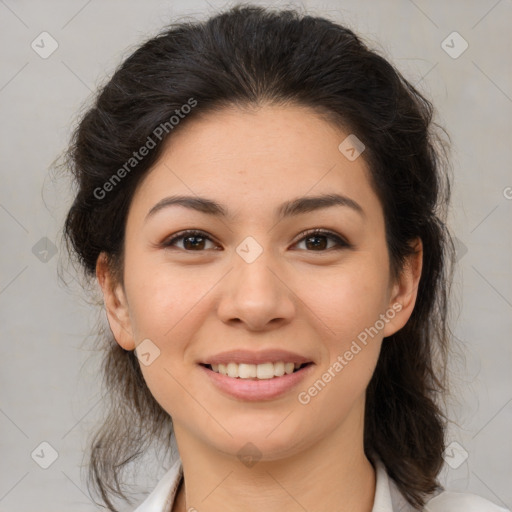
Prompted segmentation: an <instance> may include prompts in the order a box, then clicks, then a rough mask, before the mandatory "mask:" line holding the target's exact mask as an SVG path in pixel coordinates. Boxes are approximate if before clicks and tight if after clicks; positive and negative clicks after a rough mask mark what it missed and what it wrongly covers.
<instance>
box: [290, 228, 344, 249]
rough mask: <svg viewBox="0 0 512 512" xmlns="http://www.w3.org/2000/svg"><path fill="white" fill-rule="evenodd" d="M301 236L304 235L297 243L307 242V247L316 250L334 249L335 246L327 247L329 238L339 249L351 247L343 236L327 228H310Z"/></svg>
mask: <svg viewBox="0 0 512 512" xmlns="http://www.w3.org/2000/svg"><path fill="white" fill-rule="evenodd" d="M299 236H302V238H301V239H300V240H299V242H297V244H299V243H302V242H305V243H306V247H308V248H313V251H314V252H325V251H324V250H325V249H333V247H330V248H327V245H328V240H331V241H333V242H334V248H335V249H336V248H337V249H338V250H339V249H342V248H350V247H351V245H350V244H349V243H348V242H347V241H345V240H343V238H341V237H340V236H338V235H336V234H335V233H333V232H331V231H327V230H325V229H310V230H308V231H305V232H303V233H301V234H300V235H299ZM297 244H296V245H297ZM309 252H311V251H309Z"/></svg>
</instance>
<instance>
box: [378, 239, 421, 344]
mask: <svg viewBox="0 0 512 512" xmlns="http://www.w3.org/2000/svg"><path fill="white" fill-rule="evenodd" d="M411 246H412V248H413V251H414V252H413V253H412V254H409V255H408V256H407V260H406V262H405V265H404V267H403V269H402V271H401V272H400V275H399V276H398V277H397V278H396V280H395V281H394V282H393V284H392V288H391V297H390V301H389V304H388V308H389V309H388V311H391V310H393V311H394V312H395V315H394V316H393V317H392V318H390V319H389V322H388V323H387V324H386V326H385V328H384V337H386V336H391V335H392V334H394V333H395V332H397V331H399V330H400V329H401V328H402V327H403V326H404V325H405V324H406V323H407V321H408V320H409V318H410V316H411V314H412V312H413V310H414V305H415V304H416V297H417V295H418V285H419V282H420V277H421V271H422V268H423V243H422V241H421V239H420V238H416V239H415V240H414V241H413V243H412V244H411ZM389 316H391V315H389Z"/></svg>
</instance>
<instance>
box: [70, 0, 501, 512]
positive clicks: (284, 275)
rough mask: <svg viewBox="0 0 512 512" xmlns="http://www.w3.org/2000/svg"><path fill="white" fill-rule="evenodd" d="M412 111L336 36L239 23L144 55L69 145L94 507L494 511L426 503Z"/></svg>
mask: <svg viewBox="0 0 512 512" xmlns="http://www.w3.org/2000/svg"><path fill="white" fill-rule="evenodd" d="M432 112H433V109H432V106H431V104H430V103H429V102H428V101H427V100H426V99H425V98H424V97H422V95H421V94H420V93H419V92H418V91H416V90H415V89H414V87H413V86H412V85H411V84H409V83H408V82H407V81H406V80H405V79H404V78H403V77H402V76H401V75H400V74H399V73H398V72H397V71H396V70H395V69H394V68H393V67H392V66H391V65H390V64H389V63H388V62H387V61H386V60H385V59H384V58H382V57H381V56H379V55H378V54H376V53H375V52H373V51H370V50H369V49H368V48H367V47H366V46H365V45H364V44H363V43H362V42H361V41H360V39H359V38H358V37H357V36H356V35H355V34H354V33H353V32H351V31H350V30H348V29H346V28H344V27H342V26H340V25H338V24H335V23H333V22H331V21H328V20H326V19H323V18H317V17H310V16H301V15H299V14H298V13H296V12H293V11H281V12H278V11H268V10H264V9H263V8H259V7H250V6H249V7H236V8H234V9H232V10H230V11H228V12H225V13H222V14H219V15H217V16H214V17H213V18H211V19H210V20H208V21H207V22H205V23H198V24H185V23H184V24H180V25H176V26H174V27H171V28H170V29H169V30H167V31H165V32H163V33H162V34H160V35H158V36H157V37H155V38H153V39H151V40H149V41H147V42H146V43H145V44H143V45H142V46H141V47H140V48H139V49H138V50H137V51H135V52H134V53H133V55H131V56H130V57H129V58H128V59H126V61H125V62H124V63H123V64H122V66H121V67H120V68H119V69H118V70H117V72H116V73H115V74H114V76H113V77H112V79H111V80H110V81H109V82H108V83H107V84H106V86H105V87H104V88H103V89H102V91H101V92H100V94H99V95H98V98H97V100H96V103H95V105H94V106H93V107H92V108H91V109H90V110H89V111H88V112H87V113H86V115H85V116H84V118H83V120H82V121H81V123H80V125H79V126H78V128H77V130H76V133H75V137H74V140H73V143H72V145H71V147H70V151H69V163H70V166H71V167H72V169H73V171H74V175H75V177H76V181H77V185H78V190H77V195H76V198H75V201H74V204H73V205H72V207H71V209H70V211H69V213H68V217H67V220H66V225H65V235H66V237H67V241H68V243H69V248H70V250H71V251H74V252H75V253H76V255H77V257H78V260H79V262H80V264H81V265H82V266H83V268H84V270H85V272H86V275H87V276H89V277H91V278H97V280H98V283H99V285H100V286H101V291H102V293H103V298H104V304H105V311H106V314H107V318H108V323H109V328H110V329H105V332H104V334H105V336H104V338H105V342H106V351H107V353H106V356H105V366H104V372H105V373H104V375H105V379H106V385H107V389H108V392H109V397H110V399H111V407H110V409H109V411H108V412H109V415H108V417H107V418H106V421H105V423H104V425H103V427H102V428H101V430H100V431H99V432H98V433H97V435H96V436H95V438H94V439H93V441H92V443H91V451H90V458H91V464H90V477H91V482H92V483H93V484H94V485H95V486H96V488H97V490H98V492H99V494H100V495H101V497H102V499H103V501H104V502H105V504H106V505H107V506H108V508H109V510H116V508H115V505H114V503H113V499H114V497H124V498H126V494H125V492H124V490H123V489H122V486H121V485H120V484H119V477H120V472H121V471H122V470H123V469H124V468H125V467H127V465H128V463H130V462H134V461H135V460H137V457H138V456H139V455H140V454H142V453H144V451H145V450H146V448H147V447H148V446H149V445H150V444H151V443H152V442H153V441H157V442H160V443H161V446H163V448H164V451H163V453H164V454H165V455H166V456H167V455H169V456H171V459H172V450H171V443H172V442H173V441H175V442H176V445H177V448H178V457H177V458H176V457H174V460H172V466H171V468H170V469H169V470H168V472H167V473H166V474H165V476H164V477H163V478H162V480H161V481H160V482H159V484H158V486H157V487H156V488H155V489H154V490H153V492H152V493H151V495H150V496H149V497H148V498H147V499H146V500H145V501H144V503H143V504H141V505H140V506H139V507H138V508H137V511H138V512H148V511H152V512H157V511H158V512H163V511H166V512H171V511H172V512H182V511H185V510H187V511H190V510H197V511H200V512H209V511H218V510H222V511H232V510H241V509H244V510H247V511H252V510H265V511H270V512H272V511H274V510H280V511H282V510H290V511H292V510H307V511H309V512H313V511H338V510H347V511H348V510H353V511H360V512H370V511H373V512H377V511H399V510H400V511H412V510H429V511H447V510H449V511H460V510H464V511H466V512H468V511H477V510H478V511H482V510H486V511H499V510H503V509H502V508H500V507H497V506H496V505H493V504H492V503H490V502H488V501H487V500H484V499H483V498H480V497H478V496H474V495H469V494H459V493H451V492H447V491H444V490H443V489H442V487H441V486H440V484H439V482H438V480H437V476H438V473H439V471H440V469H441V466H442V463H443V458H442V456H443V450H444V429H445V421H446V420H445V416H444V415H443V412H442V407H441V406H442V396H443V393H444V392H445V389H446V386H445V377H444V369H445V366H446V355H447V353H448V349H447V339H448V326H447V321H446V314H447V301H448V290H449V284H450V276H451V262H452V243H451V239H450V236H449V234H448V231H447V229H446V227H445V224H444V218H445V217H444V215H445V211H446V206H447V203H448V198H449V180H448V178H447V176H446V174H445V172H444V167H445V166H446V163H445V159H444V149H443V148H444V146H443V141H442V139H441V138H440V137H439V135H437V134H436V132H435V131H434V128H433V125H432V121H431V119H432Z"/></svg>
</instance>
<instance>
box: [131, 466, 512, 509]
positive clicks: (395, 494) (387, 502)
mask: <svg viewBox="0 0 512 512" xmlns="http://www.w3.org/2000/svg"><path fill="white" fill-rule="evenodd" d="M373 462H374V464H375V470H376V471H375V473H376V478H375V480H376V487H375V499H374V502H373V508H372V512H417V511H416V510H415V509H414V508H413V507H412V506H411V505H410V504H409V503H408V502H407V500H406V499H405V498H404V496H403V495H402V494H401V492H400V491H399V490H398V487H397V486H396V484H395V483H394V481H393V480H392V479H391V478H390V477H389V476H388V474H387V471H386V468H385V466H384V464H383V463H382V462H381V461H380V460H378V459H376V460H375V461H373ZM182 478H183V466H182V464H181V459H178V460H177V461H176V462H175V463H174V464H173V466H172V467H171V469H169V471H167V473H165V475H164V476H163V477H162V478H161V479H160V481H159V482H158V484H157V486H156V487H155V488H154V489H153V491H152V492H151V494H150V495H149V496H148V497H147V498H146V499H145V500H144V502H143V503H141V505H139V506H138V507H137V509H136V510H135V512H171V510H172V506H173V504H174V499H175V497H176V492H177V490H178V487H179V485H180V483H181V480H182ZM423 510H424V512H510V510H508V509H505V508H502V507H498V506H497V505H495V504H494V503H491V502H490V501H488V500H486V499H484V498H481V497H480V496H477V495H475V494H469V493H460V492H450V491H442V492H440V493H439V494H437V495H436V496H434V497H433V498H431V499H430V500H429V501H428V502H427V503H426V505H425V508H424V509H423Z"/></svg>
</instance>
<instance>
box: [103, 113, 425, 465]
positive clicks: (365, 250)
mask: <svg viewBox="0 0 512 512" xmlns="http://www.w3.org/2000/svg"><path fill="white" fill-rule="evenodd" d="M181 128H182V129H181V131H179V132H176V134H175V135H174V136H173V138H172V140H170V141H169V143H168V145H167V147H166V150H165V151H164V153H163V154H162V156H161V158H160V159H159V161H158V162H157V164H156V165H155V166H154V167H153V168H152V170H151V171H150V172H149V173H148V174H147V176H146V177H145V178H144V180H143V181H142V182H141V184H140V185H139V187H138V189H137V191H136V193H135V195H134V197H133V200H132V203H131V206H130V209H129V214H128V218H127V223H126V239H125V266H124V287H121V286H120V285H116V283H114V282H111V281H110V276H109V273H108V270H107V269H106V267H105V266H104V264H103V263H102V260H101V258H100V259H99V260H98V268H97V275H98V279H99V281H100V284H101V286H102V288H103V291H104V295H105V304H106V307H107V314H108V318H109V322H110V326H111V328H112V331H113V333H114V335H115V337H116V340H117V341H118V343H119V344H120V345H121V346H123V348H125V349H126V350H133V349H134V348H135V347H137V346H138V345H139V344H140V347H139V348H138V349H137V353H138V356H139V358H140V360H141V369H142V372H143V375H144V378H145V380H146V382H147V385H148V387H149V389H150V390H151V393H152V394H153V395H154V397H155V399H156V400H157V401H158V402H159V403H160V405H161V406H162V407H163V408H164V409H165V410H166V411H167V412H168V413H169V415H170V416H171V417H172V419H173V424H174V428H175V432H176V435H177V440H178V445H179V443H180V436H181V438H182V439H185V438H188V439H194V442H196V443H198V444H201V445H202V446H204V447H205V449H211V450H216V451H218V452H222V453H225V454H236V453H237V452H238V451H239V450H240V449H241V447H243V446H244V445H246V443H248V442H251V443H252V444H254V445H255V446H256V447H257V448H258V450H259V451H260V453H261V456H262V458H264V459H267V460H272V459H277V458H279V457H284V456H290V455H293V454H295V453H298V452H300V451H301V450H306V449H308V448H310V447H312V446H313V445H314V444H315V443H317V442H318V441H319V440H321V439H334V438H335V437H336V436H341V435H343V436H344V438H345V439H349V438H359V439H360V438H361V436H362V429H363V422H362V418H363V412H364V393H365V389H366V387H367V385H368V382H369V380H370V378H371V376H372V374H373V371H374V369H375V365H376V362H377V359H378V355H379V351H380V347H381V344H382V342H383V341H382V340H383V337H385V336H389V335H391V334H393V333H394V332H396V331H397V330H398V329H400V328H401V327H402V326H403V325H404V324H405V322H406V321H407V319H408V318H409V316H410V314H411V312H412V308H413V306H414V301H415V290H416V287H417V282H418V280H419V275H420V272H421V268H420V263H419V262H420V261H421V258H419V259H418V258H416V260H414V261H412V262H411V265H410V266H408V267H407V268H406V269H404V272H403V273H402V275H401V276H400V277H399V278H398V279H396V280H394V279H392V278H391V275H390V271H389V268H390V265H389V263H390V262H389V256H388V251H387V247H386V239H385V229H384V217H383V210H382V206H381V204H380V202H379V199H378V197H377V196H376V194H375V192H374V190H373V189H372V186H371V183H370V179H369V172H368V169H367V167H366V163H365V161H364V159H363V158H364V153H363V155H362V156H360V157H358V158H356V159H355V160H353V159H352V160H350V159H348V158H347V157H346V156H345V154H344V153H342V152H341V151H340V149H338V146H339V145H340V143H342V142H343V141H344V139H346V137H347V136H348V135H349V132H344V131H342V130H340V129H339V128H337V127H335V126H333V125H331V124H329V123H327V122H326V121H325V120H323V119H321V118H320V117H317V116H316V115H315V113H314V112H313V111H312V110H309V109H307V108H303V107H299V106H296V107H290V106H288V107H271V106H265V107H262V108H261V109H260V110H257V111H250V112H249V111H242V110H238V109H234V108H233V109H232V110H227V109H226V110H223V111H221V112H217V113H215V114H209V115H208V116H206V117H203V118H201V119H199V118H198V119H195V120H190V121H189V122H188V123H187V124H186V125H183V126H182V127H181ZM334 195H337V200H336V201H334V200H333V197H334ZM176 196H189V197H190V198H191V199H193V200H194V201H195V203H192V202H189V203H188V206H187V205H186V204H184V203H183V202H182V203H181V204H177V203H174V204H170V202H169V201H168V199H167V204H166V198H170V197H174V198H175V197H176ZM319 196H330V198H329V197H327V198H326V199H325V198H324V200H323V201H320V200H317V201H314V200H312V198H313V197H315V198H316V197H319ZM199 199H207V200H208V201H211V202H214V203H215V205H214V206H217V207H218V206H220V208H215V207H214V206H212V203H207V204H206V205H205V204H202V203H200V202H199V201H198V200H199ZM162 201H163V202H162ZM194 204H195V206H196V207H195V208H194V207H193V206H194ZM201 204H202V206H201ZM156 205H158V206H156ZM155 206H156V207H155ZM217 210H219V211H220V212H221V213H220V212H219V211H217ZM187 230H194V231H196V233H186V232H185V231H187ZM315 230H319V232H317V233H315V232H314V231H315ZM418 254H420V256H421V253H418ZM384 342H386V341H384ZM226 353H227V354H226ZM228 363H229V364H228ZM232 363H243V364H241V365H238V364H232ZM256 363H275V364H273V365H269V364H262V365H261V366H254V365H255V364H256ZM281 363H289V364H287V365H285V367H284V370H285V371H286V370H288V371H290V363H294V365H293V368H294V369H295V367H296V366H299V365H300V364H305V366H303V367H301V368H300V369H298V371H295V372H293V373H291V374H287V373H285V375H284V376H280V377H279V376H278V377H273V378H268V377H269V376H270V375H273V374H272V373H267V372H272V370H274V372H275V373H277V374H279V373H282V371H283V370H282V365H281ZM295 363H296V364H295ZM207 364H210V365H211V366H210V367H207V366H205V365H207ZM217 364H226V365H227V366H226V370H227V371H228V372H230V375H231V376H229V375H227V376H224V375H221V374H220V373H216V372H215V371H214V370H215V369H217V370H218V369H219V367H217V366H216V365H217ZM247 365H249V366H247ZM220 369H221V370H223V367H222V366H220ZM246 371H247V372H248V373H247V374H246V373H244V372H246ZM252 371H256V374H257V375H259V376H260V377H262V378H260V379H258V378H256V379H254V378H251V379H246V378H241V377H240V373H242V374H243V376H246V375H253V374H252V373H251V372H252ZM232 372H235V373H232ZM236 372H240V373H238V375H239V377H235V376H233V375H237V373H236ZM258 372H259V373H258ZM283 418H284V419H283Z"/></svg>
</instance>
